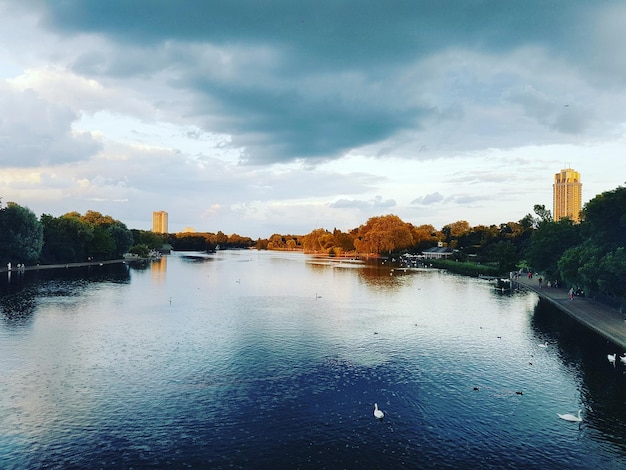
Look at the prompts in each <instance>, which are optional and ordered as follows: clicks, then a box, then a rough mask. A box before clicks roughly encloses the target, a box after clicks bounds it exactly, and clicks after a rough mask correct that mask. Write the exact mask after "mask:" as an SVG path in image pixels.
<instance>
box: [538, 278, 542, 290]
mask: <svg viewBox="0 0 626 470" xmlns="http://www.w3.org/2000/svg"><path fill="white" fill-rule="evenodd" d="M542 283H543V278H542V277H540V278H539V289H541V284H542Z"/></svg>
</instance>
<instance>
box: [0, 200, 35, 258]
mask: <svg viewBox="0 0 626 470" xmlns="http://www.w3.org/2000/svg"><path fill="white" fill-rule="evenodd" d="M42 247H43V226H42V225H41V223H40V222H39V220H37V217H36V216H35V214H34V213H33V212H32V211H31V210H30V209H29V208H27V207H22V206H20V205H18V204H16V203H14V202H8V203H7V204H6V207H3V208H0V262H2V263H3V265H6V264H7V263H8V262H11V263H14V264H17V263H34V262H36V261H38V260H39V255H40V254H41V249H42Z"/></svg>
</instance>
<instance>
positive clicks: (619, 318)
mask: <svg viewBox="0 0 626 470" xmlns="http://www.w3.org/2000/svg"><path fill="white" fill-rule="evenodd" d="M514 283H517V284H518V285H519V286H520V287H521V288H525V289H529V290H532V291H535V292H536V293H537V294H538V295H539V296H540V297H541V298H543V299H545V300H547V301H548V302H550V303H551V304H552V305H554V306H555V307H557V308H558V309H560V310H562V311H563V312H565V313H567V314H568V315H569V316H571V317H572V318H574V319H575V320H577V321H579V322H580V323H582V324H583V325H585V326H586V327H588V328H590V329H591V330H593V331H595V332H596V333H598V334H599V335H601V336H602V337H604V338H606V339H608V340H609V341H611V342H613V343H615V344H616V345H617V346H620V347H621V348H622V349H623V350H624V351H626V315H624V314H623V313H620V312H619V311H617V310H615V309H614V308H611V307H608V306H606V305H604V304H601V303H599V302H596V301H594V300H591V299H587V298H585V297H576V296H574V300H570V298H569V289H565V288H562V287H559V288H555V287H546V286H545V284H544V285H543V287H541V288H540V287H539V281H538V280H537V278H535V277H533V278H532V279H528V278H527V277H520V278H519V279H514Z"/></svg>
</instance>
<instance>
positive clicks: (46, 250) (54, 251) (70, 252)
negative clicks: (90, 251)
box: [41, 213, 93, 264]
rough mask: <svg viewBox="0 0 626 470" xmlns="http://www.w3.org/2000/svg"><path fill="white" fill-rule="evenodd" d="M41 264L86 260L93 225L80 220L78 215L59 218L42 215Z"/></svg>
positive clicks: (72, 214)
mask: <svg viewBox="0 0 626 470" xmlns="http://www.w3.org/2000/svg"><path fill="white" fill-rule="evenodd" d="M41 224H42V226H43V235H44V244H43V249H42V252H41V262H43V263H48V264H51V263H74V262H78V261H85V260H86V259H87V248H86V247H87V245H88V244H89V243H90V242H91V240H92V238H93V225H91V224H90V223H87V222H84V221H83V220H81V219H80V214H76V213H70V214H65V215H63V216H61V217H53V216H51V215H47V214H43V215H42V216H41Z"/></svg>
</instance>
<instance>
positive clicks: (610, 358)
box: [606, 354, 617, 365]
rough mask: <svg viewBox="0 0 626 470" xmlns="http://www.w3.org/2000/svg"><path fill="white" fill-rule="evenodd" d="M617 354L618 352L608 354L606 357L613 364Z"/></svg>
mask: <svg viewBox="0 0 626 470" xmlns="http://www.w3.org/2000/svg"><path fill="white" fill-rule="evenodd" d="M615 356H617V354H607V355H606V358H607V359H608V360H609V362H610V363H611V364H613V365H615Z"/></svg>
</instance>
